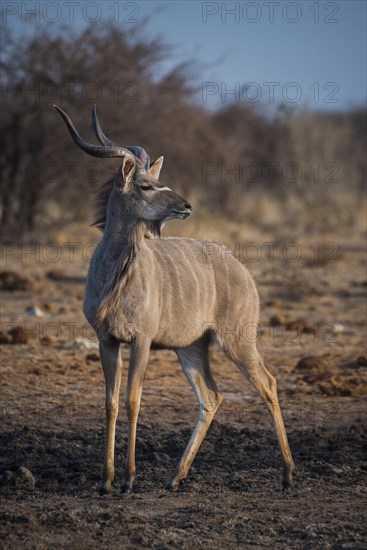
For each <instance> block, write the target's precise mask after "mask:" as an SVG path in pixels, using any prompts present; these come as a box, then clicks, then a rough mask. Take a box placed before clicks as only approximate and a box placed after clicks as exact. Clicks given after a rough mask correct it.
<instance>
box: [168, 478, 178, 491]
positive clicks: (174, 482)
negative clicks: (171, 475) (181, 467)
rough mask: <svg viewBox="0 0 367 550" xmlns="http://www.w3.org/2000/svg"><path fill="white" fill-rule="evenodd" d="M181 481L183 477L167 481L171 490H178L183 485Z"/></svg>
mask: <svg viewBox="0 0 367 550" xmlns="http://www.w3.org/2000/svg"><path fill="white" fill-rule="evenodd" d="M181 481H182V480H181V479H171V480H170V481H169V482H168V483H167V489H169V490H170V491H178V490H179V488H180V485H181Z"/></svg>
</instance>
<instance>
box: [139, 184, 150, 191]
mask: <svg viewBox="0 0 367 550" xmlns="http://www.w3.org/2000/svg"><path fill="white" fill-rule="evenodd" d="M140 189H141V190H142V191H151V190H152V189H153V186H152V185H149V183H143V184H142V185H141V186H140Z"/></svg>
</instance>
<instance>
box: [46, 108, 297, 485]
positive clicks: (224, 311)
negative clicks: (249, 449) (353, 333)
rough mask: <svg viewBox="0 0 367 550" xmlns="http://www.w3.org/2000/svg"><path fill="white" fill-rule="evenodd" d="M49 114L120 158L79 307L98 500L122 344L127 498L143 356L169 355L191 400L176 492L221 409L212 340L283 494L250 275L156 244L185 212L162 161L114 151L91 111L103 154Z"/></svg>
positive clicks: (100, 201)
mask: <svg viewBox="0 0 367 550" xmlns="http://www.w3.org/2000/svg"><path fill="white" fill-rule="evenodd" d="M56 109H57V110H58V112H59V113H60V115H61V116H62V118H63V119H64V121H65V123H66V125H67V127H68V129H69V132H70V134H71V137H72V138H73V140H74V141H75V143H76V144H77V145H78V146H79V147H80V148H81V149H83V151H85V152H86V153H88V154H90V155H93V156H97V157H104V158H107V157H121V158H122V166H121V168H120V169H119V170H118V172H117V173H116V176H115V178H114V180H113V181H111V182H109V183H107V184H106V185H105V186H104V187H102V188H101V189H100V191H99V193H98V194H97V198H96V204H97V216H96V220H95V225H97V226H99V227H100V228H101V229H102V230H103V237H102V239H101V241H100V242H99V244H98V246H97V248H96V250H95V252H94V255H93V258H92V261H91V264H90V268H89V273H88V278H87V283H86V291H85V298H84V314H85V316H86V318H87V319H88V321H89V322H90V324H91V325H92V326H93V328H94V329H95V331H96V333H97V336H98V339H99V348H100V356H101V361H102V367H103V371H104V375H105V380H106V417H107V437H106V449H105V460H104V468H103V474H102V482H101V489H100V490H101V493H105V492H108V491H109V490H110V489H111V484H112V480H113V477H114V441H115V425H116V417H117V414H118V404H119V389H120V379H121V368H122V363H121V356H120V344H121V342H124V343H127V344H129V345H130V362H129V370H128V382H127V390H126V411H127V418H128V450H127V460H126V469H125V481H124V485H123V491H124V492H129V491H131V489H132V485H133V480H134V476H135V439H136V425H137V419H138V413H139V408H140V399H141V393H142V386H143V380H144V377H145V373H146V369H147V365H148V359H149V352H150V349H151V348H165V349H172V350H174V351H175V352H176V354H177V356H178V359H179V361H180V363H181V366H182V369H183V371H184V373H185V375H186V377H187V379H188V381H189V383H190V384H191V386H192V388H193V390H194V392H195V394H196V397H197V399H198V401H199V407H200V411H199V418H198V422H197V425H196V427H195V430H194V432H193V434H192V436H191V438H190V440H189V442H188V444H187V446H186V449H185V451H184V453H183V455H182V458H181V460H180V462H179V465H178V468H177V471H176V473H175V475H174V477H173V479H172V480H171V481H170V483H169V487H171V488H172V489H177V488H178V487H179V484H180V482H181V481H182V480H183V479H185V478H186V476H187V474H188V471H189V468H190V466H191V464H192V461H193V460H194V458H195V455H196V453H197V451H198V449H199V446H200V444H201V442H202V441H203V439H204V436H205V434H206V432H207V430H208V428H209V426H210V423H211V421H212V419H213V417H214V415H215V413H216V411H217V410H218V407H219V405H220V403H221V401H222V396H221V394H220V393H219V391H218V389H217V386H216V384H215V382H214V379H213V377H212V374H211V370H210V365H209V359H208V347H209V344H210V342H211V340H212V339H213V338H214V337H217V339H218V340H219V342H220V343H221V345H222V347H223V349H224V351H225V352H226V354H227V355H228V356H229V357H230V359H231V360H233V361H234V362H235V364H236V365H237V366H238V367H239V369H240V370H241V372H242V373H243V374H244V375H245V376H246V377H247V378H248V379H249V380H250V382H251V383H252V384H253V385H254V386H255V388H256V389H257V390H258V391H259V393H260V395H261V397H262V399H263V400H264V402H265V404H266V406H267V408H268V409H269V412H270V414H271V416H272V419H273V421H274V425H275V430H276V434H277V437H278V441H279V446H280V451H281V454H282V459H283V486H284V487H288V486H289V485H290V483H291V481H292V473H293V470H294V464H293V460H292V455H291V452H290V449H289V445H288V440H287V435H286V432H285V428H284V424H283V419H282V415H281V411H280V408H279V402H278V396H277V389H276V381H275V379H274V377H273V376H272V375H271V374H270V373H269V372H268V371H267V370H266V368H265V366H264V364H263V361H262V359H261V357H260V355H259V353H258V351H257V348H256V332H257V324H258V321H259V298H258V293H257V290H256V286H255V283H254V281H253V279H252V278H251V276H250V274H249V272H248V271H247V269H246V268H245V267H244V266H243V265H242V264H241V263H240V262H238V261H237V260H236V259H235V258H234V257H233V256H231V255H229V254H228V253H225V254H224V256H221V255H220V254H215V255H213V254H211V253H209V252H208V250H207V247H206V245H205V243H203V242H200V241H196V240H193V239H183V238H160V233H161V226H162V225H163V223H164V222H166V221H167V220H171V219H175V218H178V219H184V218H186V217H187V216H188V215H189V214H190V212H191V206H190V204H188V203H187V201H185V200H184V199H183V198H182V197H180V196H179V195H177V194H176V193H174V192H173V191H172V190H171V189H170V188H168V187H162V186H161V185H160V184H159V182H158V178H159V173H160V170H161V167H162V162H163V157H160V158H159V159H158V160H156V161H155V162H154V163H153V164H150V163H149V157H148V155H147V154H146V152H145V151H144V150H143V149H141V148H139V147H121V146H118V145H115V144H113V143H112V142H111V141H110V140H109V139H107V138H106V136H105V135H104V134H103V132H102V130H101V128H100V126H99V123H98V119H97V116H96V111H95V108H94V109H93V127H94V130H95V132H96V135H97V137H98V139H99V141H100V142H101V144H102V145H101V146H96V145H92V144H89V143H87V142H86V141H85V140H84V139H82V138H81V137H80V136H79V135H78V133H77V131H76V129H75V127H74V126H73V124H72V122H71V120H70V118H69V117H68V116H67V115H66V114H65V113H64V112H63V111H62V110H61V109H60V108H58V107H56ZM147 237H150V238H147ZM152 237H156V238H152ZM223 257H224V258H225V261H223Z"/></svg>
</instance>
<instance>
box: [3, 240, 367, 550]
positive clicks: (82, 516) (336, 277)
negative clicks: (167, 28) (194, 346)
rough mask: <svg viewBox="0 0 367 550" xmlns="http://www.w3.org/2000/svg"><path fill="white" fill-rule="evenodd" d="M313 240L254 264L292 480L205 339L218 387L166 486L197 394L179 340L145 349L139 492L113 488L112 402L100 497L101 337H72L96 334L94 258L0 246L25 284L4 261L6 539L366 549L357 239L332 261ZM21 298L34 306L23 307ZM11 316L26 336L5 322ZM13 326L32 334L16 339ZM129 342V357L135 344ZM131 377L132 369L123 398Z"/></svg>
mask: <svg viewBox="0 0 367 550" xmlns="http://www.w3.org/2000/svg"><path fill="white" fill-rule="evenodd" d="M332 240H335V238H334V239H332ZM312 242H313V241H312V240H310V242H303V243H302V246H303V249H304V250H306V249H307V253H305V254H303V255H302V258H301V259H300V260H299V261H298V262H290V261H287V259H286V258H284V255H282V254H281V253H279V252H277V253H276V255H275V258H274V261H269V258H266V257H263V258H262V260H261V261H258V262H250V263H249V264H248V266H249V269H250V270H251V272H252V273H253V274H254V276H255V279H256V281H257V284H258V287H259V291H260V294H261V299H262V304H263V307H262V316H261V331H262V334H261V336H260V337H259V347H260V350H261V352H262V354H263V356H264V358H265V362H266V364H267V366H268V368H269V370H271V372H272V373H273V374H274V375H275V376H276V378H277V380H278V389H279V396H280V400H281V405H282V408H283V414H284V417H285V423H286V426H287V431H288V435H289V439H290V445H291V448H292V451H293V454H294V459H295V463H296V467H297V471H296V477H295V484H294V487H293V488H292V489H291V490H290V491H287V492H283V491H282V490H281V473H282V472H281V461H280V455H279V451H278V448H277V444H276V440H275V436H274V432H273V429H272V426H271V424H270V420H269V418H268V415H267V413H266V410H265V407H264V405H263V404H262V403H261V402H260V400H259V398H258V396H257V395H256V394H255V392H254V391H253V389H252V388H251V387H250V386H249V384H248V383H247V382H246V380H245V379H244V378H243V377H242V375H241V374H240V373H239V372H238V370H237V369H236V367H235V366H234V365H233V364H231V363H230V362H229V361H228V359H227V358H226V357H225V356H224V355H223V353H222V352H221V351H220V350H219V349H218V348H216V347H214V348H213V349H212V351H211V359H212V365H213V373H214V375H215V378H216V380H217V383H218V385H219V387H220V390H221V391H222V393H223V395H224V401H223V404H222V406H221V409H220V410H219V412H218V414H217V417H216V420H215V421H214V422H213V425H212V427H211V429H210V431H209V433H208V435H207V437H206V439H205V441H204V443H203V445H202V447H201V449H200V451H199V453H198V455H197V457H196V459H195V461H194V464H193V466H192V468H191V471H190V474H189V476H188V479H187V480H186V482H185V484H184V485H183V486H182V489H180V491H179V492H177V493H172V492H169V491H167V490H166V488H165V486H166V483H167V481H168V480H169V479H170V477H171V476H172V474H173V472H174V469H175V466H176V464H177V462H178V460H179V457H180V455H181V453H182V451H183V449H184V446H185V444H186V442H187V441H188V438H189V436H190V433H191V430H192V429H193V427H194V425H195V421H196V415H197V405H196V401H195V397H194V395H193V394H192V392H191V389H190V387H189V386H188V384H187V381H186V379H185V377H184V376H183V374H182V372H181V370H180V367H179V364H178V362H177V360H176V356H175V354H174V353H172V352H168V351H154V352H152V353H151V361H150V366H149V370H148V375H147V379H146V382H145V387H144V394H143V401H142V411H141V415H140V419H139V426H138V443H137V468H138V471H137V479H136V487H135V493H134V494H132V495H128V496H122V495H121V494H120V491H119V486H120V484H121V481H122V472H123V460H124V456H125V451H126V423H125V411H124V409H123V407H121V410H120V415H119V420H118V428H117V449H116V480H115V486H114V489H113V492H112V494H110V495H108V496H104V497H100V496H99V495H98V493H97V486H98V481H99V478H100V472H101V466H102V460H103V445H104V410H103V406H104V381H103V376H102V371H101V367H100V363H99V357H98V351H97V350H95V349H84V348H83V343H81V341H80V340H79V339H80V338H81V337H83V338H86V339H87V342H88V343H90V342H91V340H90V337H91V336H92V333H91V331H89V330H88V329H87V325H86V322H85V320H84V318H83V315H82V313H81V303H82V298H83V286H84V278H85V274H86V269H87V262H86V261H83V258H82V255H81V253H80V251H79V252H78V254H76V256H75V258H74V259H73V261H72V262H70V261H67V257H66V254H63V255H62V257H61V258H60V259H59V260H58V261H57V262H51V261H50V260H49V258H47V257H45V256H44V254H41V256H40V257H39V258H32V257H29V256H28V258H22V257H21V253H20V252H21V251H18V253H17V254H12V255H11V256H10V257H7V258H5V262H4V264H3V270H4V271H7V272H13V273H16V274H18V275H20V276H21V277H23V282H22V281H20V282H19V281H16V280H15V279H14V275H9V274H8V275H6V276H3V277H2V278H1V279H0V284H1V285H2V287H3V289H4V288H5V290H3V291H2V326H1V332H2V334H1V339H2V341H3V342H4V341H7V343H4V344H2V345H1V346H0V349H1V388H2V389H1V402H2V411H1V412H2V422H1V433H0V437H1V462H0V474H1V476H2V477H1V480H0V484H1V495H2V505H1V527H0V536H1V540H2V547H4V548H19V547H22V548H40V549H43V548H45V549H46V548H47V549H48V548H50V547H56V548H64V547H65V548H99V549H100V548H124V549H125V548H126V549H130V548H141V547H143V548H155V549H168V548H180V549H196V548H206V549H207V548H216V549H217V548H229V549H232V548H233V549H234V548H238V547H246V548H268V547H271V548H274V549H285V548H295V549H298V548H318V549H319V548H325V549H327V548H330V549H342V548H343V549H344V548H345V549H346V548H350V549H356V548H365V542H363V541H365V537H366V532H365V525H366V517H365V511H366V508H365V498H366V486H365V479H366V470H367V458H366V453H365V447H364V445H365V441H366V440H365V430H366V427H365V426H366V422H365V420H366V401H365V394H366V386H367V382H366V377H365V374H366V364H367V361H366V350H365V322H366V321H365V292H366V276H365V271H364V269H365V261H364V255H363V244H362V241H360V242H359V241H358V240H357V241H356V240H353V242H352V240H351V239H350V240H348V239H347V238H345V239H344V240H342V241H341V242H340V243H339V245H338V258H337V261H334V262H330V261H329V258H328V254H327V253H325V254H323V255H321V256H320V257H318V258H316V261H315V257H314V251H312V250H311V249H310V248H309V247H310V246H312ZM49 252H50V251H49ZM326 252H327V251H326ZM24 259H25V260H26V261H22V260H24ZM50 272H51V273H50ZM9 281H10V282H9ZM12 281H13V282H12ZM14 281H15V282H14ZM12 287H13V290H10V288H12ZM21 288H23V290H21ZM6 289H7V290H6ZM29 307H38V308H39V309H40V310H41V311H42V312H43V316H42V317H31V316H30V313H32V312H31V311H28V313H27V308H29ZM17 326H18V327H19V326H20V327H22V328H23V329H26V331H27V334H25V333H24V330H23V331H19V329H18V330H15V331H14V330H13V331H12V329H14V327H17ZM22 338H23V339H26V340H27V342H26V343H14V342H17V341H19V340H22ZM123 354H124V358H125V359H127V357H128V349H124V351H123ZM309 356H311V357H312V358H311V359H308V360H303V361H300V360H301V359H302V358H304V357H309ZM125 365H126V360H125ZM125 382H126V370H125V371H124V375H123V382H122V388H123V389H122V395H121V403H122V404H123V402H124V401H123V399H124V395H123V394H124V387H125ZM24 468H26V470H25V469H24ZM28 470H29V471H28Z"/></svg>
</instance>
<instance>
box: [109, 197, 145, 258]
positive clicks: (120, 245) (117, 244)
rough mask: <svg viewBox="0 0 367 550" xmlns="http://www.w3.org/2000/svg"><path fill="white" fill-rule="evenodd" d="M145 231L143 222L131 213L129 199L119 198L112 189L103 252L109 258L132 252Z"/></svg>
mask: <svg viewBox="0 0 367 550" xmlns="http://www.w3.org/2000/svg"><path fill="white" fill-rule="evenodd" d="M145 231H146V225H145V223H144V222H142V221H141V220H139V219H137V218H136V216H134V215H133V214H132V212H131V207H130V206H129V201H128V200H125V201H123V200H121V197H119V196H118V192H117V191H116V189H112V191H111V195H110V198H109V201H108V205H107V215H106V225H105V229H104V234H103V241H104V249H105V250H104V252H105V253H106V254H107V255H108V257H109V258H110V259H111V260H117V259H118V258H120V257H121V255H124V254H126V255H131V254H134V253H135V252H136V251H137V250H138V248H139V246H140V245H141V243H142V242H143V239H144V234H145Z"/></svg>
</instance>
